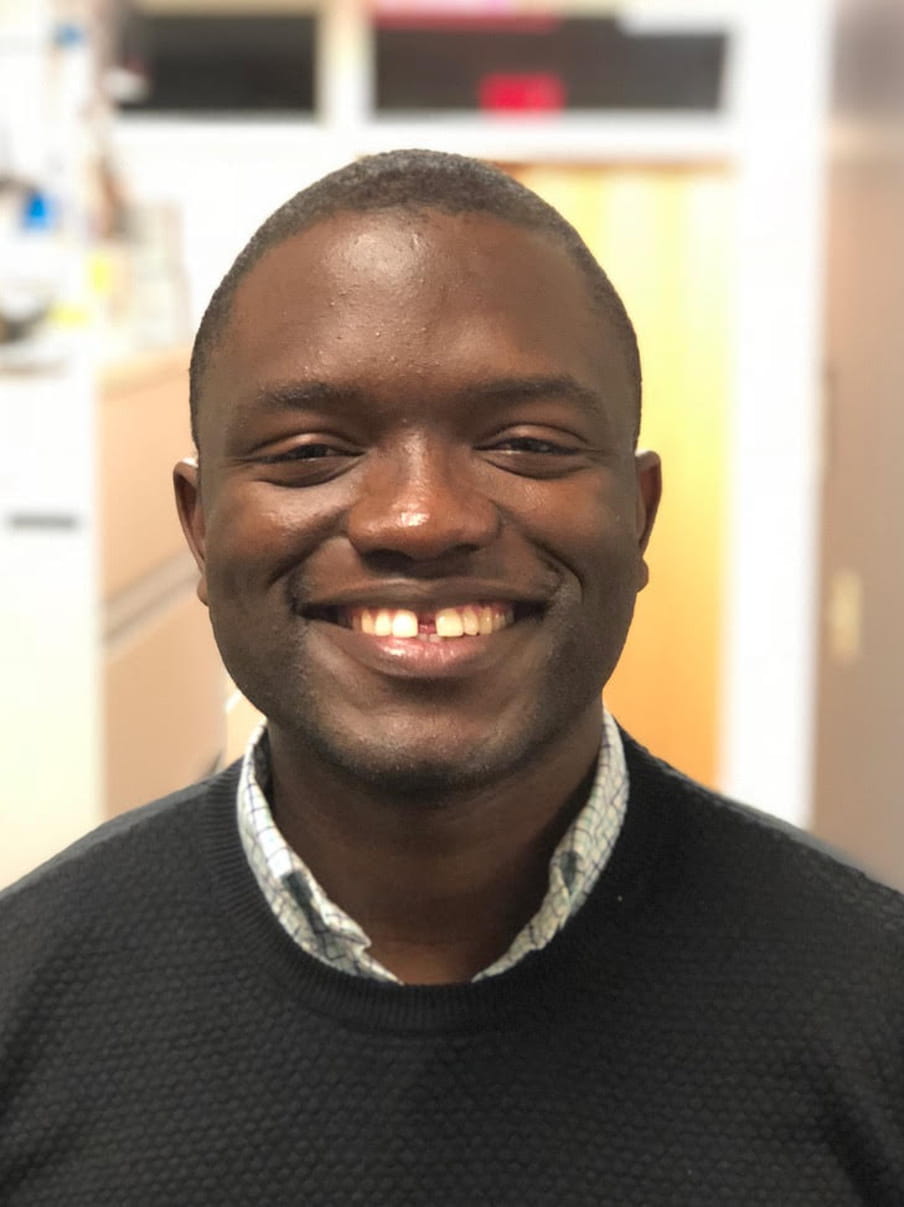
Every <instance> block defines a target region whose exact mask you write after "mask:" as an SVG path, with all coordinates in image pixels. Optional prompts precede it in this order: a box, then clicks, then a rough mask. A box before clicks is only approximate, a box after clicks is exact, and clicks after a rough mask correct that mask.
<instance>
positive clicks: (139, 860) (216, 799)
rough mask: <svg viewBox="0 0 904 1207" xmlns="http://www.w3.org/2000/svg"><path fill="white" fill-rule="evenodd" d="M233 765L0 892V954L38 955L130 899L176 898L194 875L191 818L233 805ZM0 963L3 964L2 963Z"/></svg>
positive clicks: (105, 827)
mask: <svg viewBox="0 0 904 1207" xmlns="http://www.w3.org/2000/svg"><path fill="white" fill-rule="evenodd" d="M237 780H238V765H237V764H235V765H233V766H232V767H229V768H227V769H226V770H225V771H223V772H220V773H219V774H218V775H215V776H212V777H211V778H209V779H207V780H203V781H201V782H200V783H197V784H192V785H191V786H190V787H187V788H184V789H182V790H180V791H178V792H173V793H170V794H169V795H168V796H165V797H161V798H160V799H159V800H156V801H151V802H150V803H149V804H146V805H142V806H139V807H138V808H135V809H131V810H129V811H128V812H127V813H123V814H121V815H120V816H119V817H116V818H113V819H112V820H110V821H107V822H104V823H103V824H102V825H100V826H98V827H97V828H96V829H95V830H93V831H91V832H90V833H89V834H86V835H85V836H84V837H82V838H80V839H78V840H77V841H76V842H74V843H72V844H71V845H70V846H69V847H67V848H66V849H65V850H63V851H61V852H59V854H57V855H55V856H53V857H52V858H51V859H49V860H48V861H47V862H46V863H44V864H42V865H40V866H39V867H37V868H35V869H34V870H33V871H32V872H29V873H28V874H27V875H25V876H24V877H23V878H22V879H20V880H18V881H16V882H15V883H14V884H12V885H10V886H9V887H8V888H6V889H4V890H3V891H2V892H0V951H3V952H5V953H11V952H18V953H19V955H20V957H21V956H24V955H25V952H24V951H23V945H24V946H25V947H27V948H30V949H31V950H30V955H31V956H33V957H38V958H39V956H40V952H39V950H38V949H40V948H45V949H46V948H56V949H59V948H60V946H62V945H65V944H66V943H67V942H68V941H69V940H70V938H72V937H73V936H74V935H75V934H76V933H77V932H81V931H84V930H86V929H88V928H91V927H93V926H94V925H103V923H104V920H105V919H106V920H108V919H109V918H110V916H111V914H110V911H111V910H112V911H116V913H117V914H118V913H121V912H122V911H123V910H127V909H128V908H129V902H130V901H135V902H138V901H141V902H142V903H143V907H144V909H147V908H148V906H149V903H150V902H153V901H154V899H155V898H157V899H160V900H161V901H163V900H164V899H167V898H172V897H178V895H179V885H180V883H182V882H184V881H185V879H186V878H187V876H189V875H190V874H191V872H190V869H191V868H192V867H194V868H195V869H196V871H195V874H196V875H197V876H200V875H202V874H203V873H202V872H201V871H200V870H197V861H198V852H197V842H196V837H195V834H196V828H197V820H198V814H199V812H202V811H210V810H212V809H217V808H220V809H223V810H225V809H227V808H228V805H229V801H230V799H231V800H233V801H234V797H235V786H236V783H237ZM3 962H4V963H5V960H4V961H3Z"/></svg>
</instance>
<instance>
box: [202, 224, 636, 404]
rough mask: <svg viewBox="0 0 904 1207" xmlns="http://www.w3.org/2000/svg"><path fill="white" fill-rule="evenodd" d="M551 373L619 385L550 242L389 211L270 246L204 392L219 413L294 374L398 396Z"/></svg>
mask: <svg viewBox="0 0 904 1207" xmlns="http://www.w3.org/2000/svg"><path fill="white" fill-rule="evenodd" d="M561 374H568V375H569V376H571V377H574V378H577V379H578V380H579V381H580V382H581V384H582V385H584V386H586V387H587V388H588V389H593V390H595V391H597V392H598V393H600V395H601V396H611V397H613V398H614V397H618V398H619V399H620V400H621V405H622V406H624V405H625V400H626V399H627V398H628V397H629V396H630V391H631V385H630V381H629V374H628V370H627V366H626V364H625V358H624V356H623V354H622V353H621V350H620V348H619V346H618V340H617V337H616V333H615V332H614V331H613V330H612V326H611V321H608V320H606V319H605V318H604V317H603V315H602V314H601V312H600V308H599V307H598V306H597V305H595V303H594V300H593V298H592V294H591V289H590V285H589V283H588V281H587V279H586V277H585V275H584V273H583V272H582V270H581V269H580V268H579V267H578V266H577V265H576V264H575V262H574V261H573V260H572V259H571V257H570V256H569V255H568V253H567V252H566V251H565V249H564V248H563V247H562V246H561V244H560V243H559V242H558V241H556V240H554V239H553V238H552V237H551V236H548V235H545V234H543V233H541V232H536V231H533V230H526V229H524V228H521V227H518V226H515V225H513V224H511V223H508V222H505V221H502V220H500V219H497V218H495V217H490V216H487V215H483V214H474V213H464V214H455V215H449V214H444V213H438V212H435V211H428V212H416V213H409V212H407V211H399V210H392V211H386V212H376V213H364V214H359V213H341V214H338V215H336V216H333V217H331V218H329V219H325V220H322V221H319V222H318V223H316V224H315V225H313V226H312V227H310V228H308V229H306V230H304V231H303V232H301V233H300V234H297V235H293V236H290V237H289V238H287V239H285V240H284V241H283V242H281V243H279V244H277V245H276V246H274V247H273V248H271V249H269V250H268V251H267V252H266V253H265V254H264V255H263V256H262V258H261V259H260V260H259V261H258V262H257V263H256V264H255V265H254V266H253V267H252V268H251V269H250V270H249V272H248V273H247V274H246V276H245V277H244V278H243V279H242V281H241V282H240V283H239V285H238V287H237V289H236V293H235V296H234V299H233V304H232V309H231V313H230V316H229V319H228V321H227V324H226V329H225V331H224V333H223V334H222V336H221V338H220V340H219V341H218V346H217V349H216V350H215V352H214V356H213V358H212V362H211V367H210V370H209V373H208V382H207V388H206V389H205V394H206V395H207V396H208V397H211V396H213V397H215V398H216V400H217V409H218V411H219V414H218V418H219V420H220V421H222V420H223V419H225V418H226V416H225V414H224V413H223V411H222V409H221V408H222V407H223V406H224V405H225V406H229V407H232V408H236V407H238V408H242V407H247V406H248V405H250V400H251V399H252V398H254V397H256V396H259V395H260V394H261V393H262V392H265V391H266V390H267V389H268V388H269V387H272V386H273V385H279V384H281V383H283V382H291V381H297V380H317V381H328V382H334V383H336V384H338V385H340V386H348V387H349V388H350V389H354V391H355V392H358V393H362V392H363V393H364V394H371V395H373V396H374V397H378V396H380V395H383V394H385V395H387V396H392V397H399V398H400V397H402V396H404V394H405V393H406V391H414V392H415V393H416V394H417V393H420V395H421V396H422V397H423V396H424V394H425V393H428V392H430V391H431V390H435V391H436V392H437V393H441V392H443V391H445V390H448V391H449V392H457V393H459V394H460V393H461V391H462V389H466V386H467V378H468V376H469V375H472V376H473V377H474V379H475V380H478V379H480V380H488V379H491V378H492V377H494V376H496V377H504V376H505V377H516V376H519V375H521V376H542V375H561ZM206 406H207V404H206V403H205V407H206Z"/></svg>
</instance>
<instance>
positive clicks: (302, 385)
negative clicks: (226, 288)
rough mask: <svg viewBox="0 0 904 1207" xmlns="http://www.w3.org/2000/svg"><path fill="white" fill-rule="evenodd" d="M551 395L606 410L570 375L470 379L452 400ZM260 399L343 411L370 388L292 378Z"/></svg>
mask: <svg viewBox="0 0 904 1207" xmlns="http://www.w3.org/2000/svg"><path fill="white" fill-rule="evenodd" d="M551 397H557V398H563V399H565V400H566V401H568V402H571V403H574V404H575V405H576V406H577V407H579V408H580V410H582V411H584V412H586V413H587V414H589V415H592V416H595V417H599V416H600V415H601V413H602V412H603V405H602V399H601V398H600V396H599V395H598V394H597V393H596V392H595V391H594V390H591V389H590V388H589V387H587V386H584V385H582V384H581V383H580V382H579V381H577V380H576V378H574V377H571V376H569V375H568V374H554V375H538V376H531V377H492V378H487V379H486V380H484V381H475V382H470V383H469V384H468V385H467V386H466V387H465V388H464V389H463V390H459V391H456V392H455V393H453V394H452V395H451V396H450V400H451V401H453V402H459V403H461V404H462V405H468V404H470V405H474V404H475V403H481V402H487V403H496V404H497V405H498V404H505V403H517V402H530V401H532V400H535V399H537V400H540V399H544V398H551ZM257 401H258V402H259V403H260V404H261V405H263V406H266V407H270V408H272V409H274V410H289V411H298V410H300V411H303V410H315V409H319V408H322V407H330V408H336V409H340V410H343V409H346V408H358V407H363V406H366V405H367V391H365V390H362V389H361V388H360V387H359V386H354V385H350V384H349V385H340V384H334V383H331V382H327V381H318V380H310V381H308V380H302V381H289V382H281V383H276V384H274V385H269V386H265V387H264V388H263V389H262V390H260V392H259V393H258V395H257Z"/></svg>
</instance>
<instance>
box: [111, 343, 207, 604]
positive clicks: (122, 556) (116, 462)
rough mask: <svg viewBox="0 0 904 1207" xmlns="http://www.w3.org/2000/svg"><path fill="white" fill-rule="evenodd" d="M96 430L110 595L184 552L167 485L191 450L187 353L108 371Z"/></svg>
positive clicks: (170, 493)
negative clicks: (146, 363)
mask: <svg viewBox="0 0 904 1207" xmlns="http://www.w3.org/2000/svg"><path fill="white" fill-rule="evenodd" d="M99 429H100V430H99V443H100V454H99V478H100V481H99V490H100V507H101V516H102V524H101V548H102V555H101V557H102V582H101V592H102V597H103V598H104V599H109V598H110V596H112V595H115V594H116V593H117V592H118V591H121V590H123V589H124V588H126V587H129V586H131V585H133V584H134V583H135V582H136V581H137V580H138V579H140V578H141V577H142V576H143V575H144V574H146V573H148V572H149V571H150V570H152V569H153V568H154V567H155V566H157V565H159V564H160V563H162V562H164V561H166V560H167V559H169V558H172V557H173V556H175V555H176V554H178V553H180V552H181V551H182V550H183V549H184V541H183V537H182V533H181V531H180V529H179V521H178V519H177V518H176V509H175V505H174V503H173V498H172V491H171V489H170V488H169V486H168V482H169V479H170V474H171V471H172V467H173V465H174V464H175V462H176V461H177V460H178V459H179V458H180V457H184V456H185V455H186V454H188V453H190V452H191V448H192V443H191V436H190V432H189V417H188V353H187V352H180V353H171V354H168V355H166V356H159V357H157V358H155V360H154V362H153V363H152V364H150V365H145V366H142V364H141V362H138V363H137V364H136V365H135V366H133V368H132V369H131V371H120V372H119V373H118V374H116V375H111V376H109V377H108V378H107V379H106V380H105V382H104V386H103V390H102V393H101V405H100V415H99Z"/></svg>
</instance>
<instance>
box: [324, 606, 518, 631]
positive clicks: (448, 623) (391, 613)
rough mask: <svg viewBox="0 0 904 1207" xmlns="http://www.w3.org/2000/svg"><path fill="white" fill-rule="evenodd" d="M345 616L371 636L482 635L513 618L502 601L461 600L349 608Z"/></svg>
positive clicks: (510, 610)
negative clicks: (433, 608)
mask: <svg viewBox="0 0 904 1207" xmlns="http://www.w3.org/2000/svg"><path fill="white" fill-rule="evenodd" d="M348 618H349V620H350V622H351V626H352V628H353V629H358V630H360V631H361V632H363V633H372V634H373V635H374V636H375V637H422V638H424V639H427V640H430V639H433V640H441V639H442V638H444V637H478V636H479V637H485V636H488V635H489V634H490V633H495V632H497V631H498V630H499V629H504V628H507V627H508V626H509V625H510V624H512V623H513V621H514V614H513V611H512V608H511V607H509V606H507V605H505V604H465V605H463V606H462V607H457V608H440V610H439V611H437V612H430V613H424V614H422V615H421V616H418V614H417V612H414V611H412V610H410V609H409V608H353V609H350V611H349V614H348Z"/></svg>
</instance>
